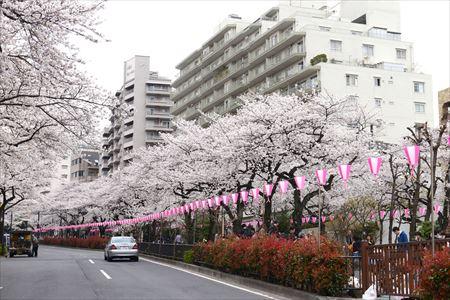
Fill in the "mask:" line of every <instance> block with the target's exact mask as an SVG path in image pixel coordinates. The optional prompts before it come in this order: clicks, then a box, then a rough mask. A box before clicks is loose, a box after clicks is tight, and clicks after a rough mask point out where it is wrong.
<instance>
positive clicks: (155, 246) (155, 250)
mask: <svg viewBox="0 0 450 300" xmlns="http://www.w3.org/2000/svg"><path fill="white" fill-rule="evenodd" d="M193 246H194V245H190V244H164V243H153V242H142V243H139V252H141V253H144V254H149V255H155V256H159V257H164V258H170V259H175V260H183V256H184V252H185V251H188V250H192V248H193Z"/></svg>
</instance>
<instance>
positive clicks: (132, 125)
mask: <svg viewBox="0 0 450 300" xmlns="http://www.w3.org/2000/svg"><path fill="white" fill-rule="evenodd" d="M170 93H171V86H170V79H167V78H164V77H161V76H159V75H158V73H157V72H153V71H150V58H149V57H148V56H138V55H136V56H134V57H133V58H132V59H130V60H127V61H126V62H125V63H124V84H123V86H122V88H121V89H120V90H119V91H118V92H117V93H116V97H117V98H118V100H119V102H120V104H126V105H125V107H126V111H124V109H123V107H124V105H120V106H119V107H118V108H117V109H115V110H114V111H113V113H112V115H111V117H110V119H109V120H110V122H111V125H110V126H109V127H107V128H106V129H105V131H104V132H103V145H102V147H103V152H102V154H101V155H100V158H101V159H100V161H101V166H100V175H108V174H109V173H110V172H113V171H115V170H118V169H119V168H121V167H123V166H125V165H127V164H128V163H129V162H130V161H131V159H132V156H131V152H132V151H133V149H137V148H139V147H148V146H151V145H154V144H156V143H158V142H160V141H161V136H160V133H161V132H171V131H172V129H171V118H172V117H171V115H170V107H171V106H172V102H171V101H170Z"/></svg>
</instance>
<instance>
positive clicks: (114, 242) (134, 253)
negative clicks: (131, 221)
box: [105, 236, 139, 261]
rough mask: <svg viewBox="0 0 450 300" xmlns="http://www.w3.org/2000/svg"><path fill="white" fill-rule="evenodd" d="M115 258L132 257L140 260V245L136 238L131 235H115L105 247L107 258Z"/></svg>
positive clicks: (110, 259) (108, 259) (109, 259)
mask: <svg viewBox="0 0 450 300" xmlns="http://www.w3.org/2000/svg"><path fill="white" fill-rule="evenodd" d="M114 258H130V259H131V260H134V261H138V260H139V252H138V245H137V243H136V240H135V239H134V238H133V237H130V236H113V237H112V238H111V239H110V240H109V242H108V243H107V244H106V247H105V260H107V261H112V260H113V259H114Z"/></svg>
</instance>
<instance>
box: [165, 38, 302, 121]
mask: <svg viewBox="0 0 450 300" xmlns="http://www.w3.org/2000/svg"><path fill="white" fill-rule="evenodd" d="M304 35H305V34H304V33H303V32H291V33H289V34H286V35H283V36H282V37H280V39H279V41H278V42H277V43H276V44H274V45H272V46H269V47H265V48H264V49H263V52H262V53H258V55H253V56H250V57H249V59H248V60H245V61H243V62H241V63H240V64H237V65H235V66H233V67H231V68H229V69H227V70H228V72H227V74H226V75H225V76H222V77H220V78H218V79H217V80H215V82H214V83H213V84H212V85H208V86H203V87H202V88H201V89H200V90H199V92H198V93H196V94H195V95H193V96H191V97H189V98H184V99H182V100H181V101H178V102H176V103H175V105H174V106H173V113H174V114H178V113H179V112H180V111H181V110H182V109H183V108H185V106H186V105H187V104H190V103H192V102H195V101H197V100H198V99H201V98H204V96H206V93H207V92H210V91H211V90H213V89H216V88H217V87H219V86H221V85H222V84H224V83H225V82H226V81H227V80H229V79H231V78H235V77H237V76H240V75H241V74H243V73H245V71H247V70H249V69H251V68H253V67H256V66H257V65H258V64H259V63H261V62H263V61H264V60H265V59H266V58H267V57H269V56H271V55H273V54H275V53H277V52H279V51H280V50H281V49H283V47H286V46H287V45H289V44H290V43H292V42H295V41H297V40H300V39H301V38H302V37H303V36H304ZM294 54H298V55H297V56H296V57H302V56H305V55H306V54H305V53H304V48H303V47H302V48H298V49H295V50H293V51H292V53H291V55H294ZM296 57H294V58H293V59H295V58H296ZM215 70H217V69H215ZM210 76H212V72H208V73H207V74H206V75H204V76H203V79H202V82H205V81H206V80H208V79H209V77H210ZM183 94H184V91H180V92H179V93H177V94H174V95H173V97H172V99H174V100H176V99H177V98H180V95H183Z"/></svg>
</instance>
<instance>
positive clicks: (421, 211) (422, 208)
mask: <svg viewBox="0 0 450 300" xmlns="http://www.w3.org/2000/svg"><path fill="white" fill-rule="evenodd" d="M426 211H427V209H426V208H425V207H419V214H420V215H421V216H423V215H425V212H426Z"/></svg>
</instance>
